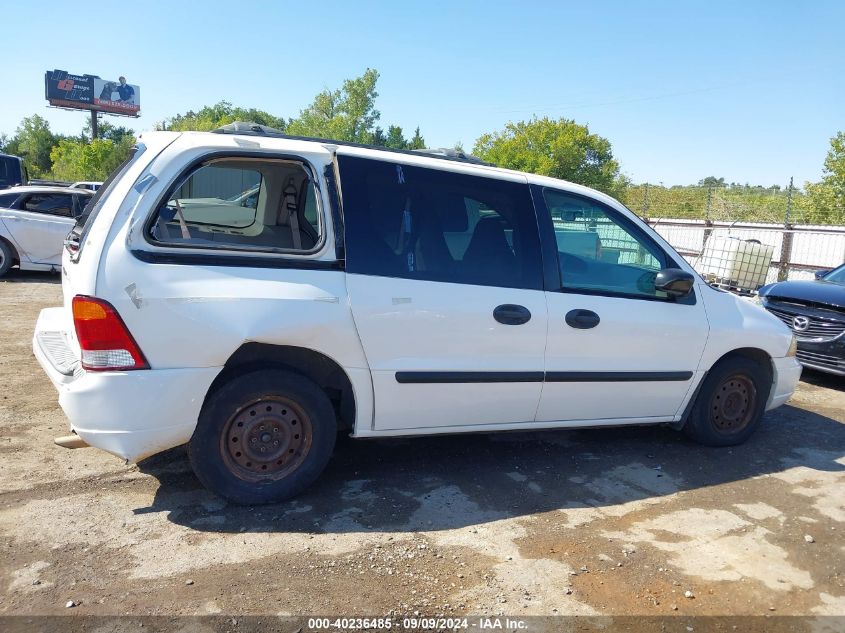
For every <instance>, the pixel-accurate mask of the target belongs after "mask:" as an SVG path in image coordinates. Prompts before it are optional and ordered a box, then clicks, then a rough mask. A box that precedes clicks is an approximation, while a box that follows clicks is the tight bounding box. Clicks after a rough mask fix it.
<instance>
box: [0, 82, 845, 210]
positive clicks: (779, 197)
mask: <svg viewBox="0 0 845 633" xmlns="http://www.w3.org/2000/svg"><path fill="white" fill-rule="evenodd" d="M378 78H379V74H378V72H377V71H376V70H373V69H367V70H366V72H364V74H363V75H361V76H360V77H355V78H352V79H347V80H346V81H344V82H343V85H342V86H341V87H340V88H338V89H335V90H329V89H326V90H323V91H322V92H320V93H319V94H317V95H316V96H315V97H314V99H313V101H312V102H311V103H310V104H309V105H308V106H307V107H305V108H304V109H303V110H302V111H301V112H300V113H299V115H298V116H297V117H292V118H284V117H279V116H276V115H274V114H271V113H269V112H266V111H264V110H258V109H255V108H242V107H237V106H234V105H232V104H231V103H229V102H228V101H221V102H219V103H217V104H215V105H210V106H205V107H203V108H201V109H199V110H197V111H193V110H191V111H188V112H185V113H183V114H177V115H175V116H173V117H171V118H169V119H165V120H164V121H160V122H159V123H157V124H156V126H155V127H156V129H159V130H174V131H190V130H198V131H208V130H214V129H216V128H218V127H220V126H222V125H226V124H227V123H232V122H234V121H252V122H255V123H259V124H261V125H266V126H269V127H273V128H276V129H279V130H281V131H283V132H285V133H287V134H290V135H293V136H312V137H318V138H327V139H336V140H341V141H351V142H355V143H364V144H368V145H375V146H379V147H387V148H393V149H422V148H424V147H426V144H425V139H424V138H423V136H422V134H421V133H420V128H419V127H417V128H416V129H415V130H414V133H413V134H412V135H406V133H405V131H404V130H403V128H402V127H401V126H399V125H387V126H386V128H384V127H382V126H381V125H380V120H381V113H380V112H379V111H378V110H377V109H376V99H377V97H378V92H377V91H376V85H377V82H378ZM89 125H90V124H89ZM99 128H100V138H98V139H95V140H91V139H90V136H91V134H90V128H89V127H87V126H86V128H84V129H83V130H82V131H81V132H80V134H79V135H77V136H64V135H60V134H54V133H53V132H52V131H51V130H50V126H49V123H48V122H47V121H46V120H45V119H44V118H43V117H41V116H39V115H37V114H35V115H32V116H30V117H26V118H25V119H24V120H23V121H22V122H21V124H20V125H19V126H18V128H17V129H16V130H15V132H14V134H13V135H11V136H9V135H7V134H0V152H5V153H9V154H15V155H17V156H21V157H22V158H23V159H24V161H25V163H26V166H27V168H28V170H29V173H30V177H31V178H54V179H57V180H69V181H73V180H105V178H106V177H107V176H108V175H109V174H110V173H111V171H112V170H114V169H115V167H117V166H118V165H119V164H120V163H121V162H122V161H123V160H124V158H125V157H126V156H127V154H128V152H129V150H130V149H131V147H132V145H133V144H134V142H135V137H134V131H133V130H131V129H128V128H126V127H122V126H116V125H112V124H110V123H108V122H102V123H101V124H100V126H99ZM457 149H461V148H460V147H457ZM472 153H473V154H475V155H477V156H478V157H479V158H481V159H482V160H485V161H487V162H490V163H493V164H495V165H498V166H500V167H507V168H509V169H516V170H520V171H527V172H531V173H536V174H542V175H546V176H551V177H554V178H562V179H564V180H569V181H572V182H576V183H579V184H582V185H586V186H588V187H592V188H594V189H598V190H599V191H603V192H605V193H608V194H610V195H612V196H614V197H616V198H618V199H619V200H621V201H622V202H623V203H625V204H626V205H627V206H628V207H629V208H630V209H632V210H633V211H634V212H636V213H639V214H640V215H642V216H646V217H667V218H668V217H673V218H693V219H712V220H720V219H727V220H747V221H755V220H756V221H768V222H778V223H781V222H784V221H785V220H790V221H792V222H793V223H799V222H805V223H819V224H845V132H839V133H837V134H836V136H834V137H833V138H832V139H831V146H830V150H829V152H828V154H827V157H826V159H825V162H824V172H823V177H822V180H821V181H820V182H817V183H809V182H808V183H804V187H803V191H802V190H800V189H783V188H781V187H780V186H778V185H775V186H771V187H763V186H757V185H755V186H752V185H748V184H739V183H726V182H725V179H724V178H720V177H715V176H708V177H707V178H703V179H702V180H701V181H699V182H698V183H696V184H695V185H689V186H676V187H664V186H662V185H653V184H634V183H632V182H631V181H630V179H629V178H627V177H626V176H625V175H624V174H623V172H622V170H621V166H620V164H619V162H618V160H617V159H616V158H615V156H614V155H613V150H612V146H611V143H610V141H609V140H608V139H606V138H603V137H601V136H599V135H597V134H594V133H591V132H590V130H589V128H588V126H587V125H582V124H579V123H577V122H576V121H574V120H571V119H566V118H559V119H551V118H548V117H542V118H539V117H536V116H535V117H533V118H531V119H529V120H527V121H519V122H511V123H508V124H507V125H505V127H504V128H503V129H502V130H497V131H494V132H490V133H487V134H483V135H482V136H481V137H479V138H478V139H477V140H476V142H475V143H474V145H473V149H472Z"/></svg>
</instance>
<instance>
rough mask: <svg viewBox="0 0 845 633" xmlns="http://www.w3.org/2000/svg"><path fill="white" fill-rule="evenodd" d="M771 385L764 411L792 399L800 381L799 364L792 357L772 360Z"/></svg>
mask: <svg viewBox="0 0 845 633" xmlns="http://www.w3.org/2000/svg"><path fill="white" fill-rule="evenodd" d="M772 370H773V376H772V378H773V384H772V391H771V393H770V394H769V401H768V403H766V411H769V410H771V409H774V408H776V407H779V406H780V405H782V404H784V403H785V402H786V401H787V400H789V399H790V398H791V397H792V394H793V393H794V392H795V388H796V387H797V386H798V381H799V380H800V379H801V363H799V362H798V359H797V358H795V357H794V356H786V357H784V358H774V359H772Z"/></svg>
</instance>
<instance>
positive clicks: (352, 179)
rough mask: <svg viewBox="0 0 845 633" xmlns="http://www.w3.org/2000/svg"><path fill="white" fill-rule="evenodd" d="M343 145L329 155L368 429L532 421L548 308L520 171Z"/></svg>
mask: <svg viewBox="0 0 845 633" xmlns="http://www.w3.org/2000/svg"><path fill="white" fill-rule="evenodd" d="M354 153H355V150H354V149H352V148H341V150H339V154H340V156H339V157H338V166H339V171H340V179H341V189H342V192H343V214H344V225H345V244H346V269H347V287H348V292H349V297H350V301H351V306H352V313H353V316H354V319H355V325H356V327H357V329H358V333H359V335H360V338H361V341H362V344H363V347H364V352H365V354H366V356H367V361H368V363H369V366H370V370H371V372H372V378H373V390H374V402H375V413H374V419H373V425H372V430H376V431H381V430H386V431H387V430H391V431H399V430H401V431H404V432H415V431H419V432H421V433H425V432H427V431H426V430H427V429H429V430H430V429H436V430H438V431H444V430H472V429H474V428H476V429H477V428H479V427H480V426H486V425H512V424H520V423H527V422H533V420H534V414H535V412H536V409H537V404H538V402H539V398H540V391H541V387H542V380H543V349H544V347H545V343H546V326H547V316H546V299H545V296H544V292H543V290H542V283H543V281H542V267H541V258H540V252H539V236H538V233H537V224H536V216H535V214H534V210H533V207H532V204H531V197H530V192H529V189H528V185H527V184H526V182H525V180H524V179H522V178H520V177H518V176H516V177H507V178H503V179H500V178H489V177H481V176H478V175H471V174H473V173H478V172H477V170H471V169H467V168H466V167H465V166H462V165H460V164H456V163H451V164H448V165H446V166H448V167H450V168H451V169H450V170H449V171H445V170H441V169H432V168H428V167H420V166H415V165H413V164H411V163H412V161H413V159H412V158H410V159H409V161H408V162H406V163H402V162H390V161H388V160H385V161H380V160H371V159H366V158H360V157H357V156H355V155H354ZM403 158H404V157H403ZM444 163H445V161H444ZM429 432H430V431H429Z"/></svg>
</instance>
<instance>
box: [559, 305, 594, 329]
mask: <svg viewBox="0 0 845 633" xmlns="http://www.w3.org/2000/svg"><path fill="white" fill-rule="evenodd" d="M599 321H601V319H600V318H599V315H598V314H596V313H595V312H593V311H592V310H580V309H579V310H570V311H569V312H567V313H566V324H567V325H568V326H570V327H574V328H575V329H578V330H589V329H590V328H594V327H596V326H597V325H598V324H599Z"/></svg>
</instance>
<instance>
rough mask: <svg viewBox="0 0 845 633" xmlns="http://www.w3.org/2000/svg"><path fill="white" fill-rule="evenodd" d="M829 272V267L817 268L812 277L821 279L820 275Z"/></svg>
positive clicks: (822, 275)
mask: <svg viewBox="0 0 845 633" xmlns="http://www.w3.org/2000/svg"><path fill="white" fill-rule="evenodd" d="M829 272H830V269H829V268H826V269H824V270H817V271H816V272H814V273H813V277H815V278H816V279H821V278H822V277H824V276H825V275H826V274H827V273H829Z"/></svg>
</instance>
